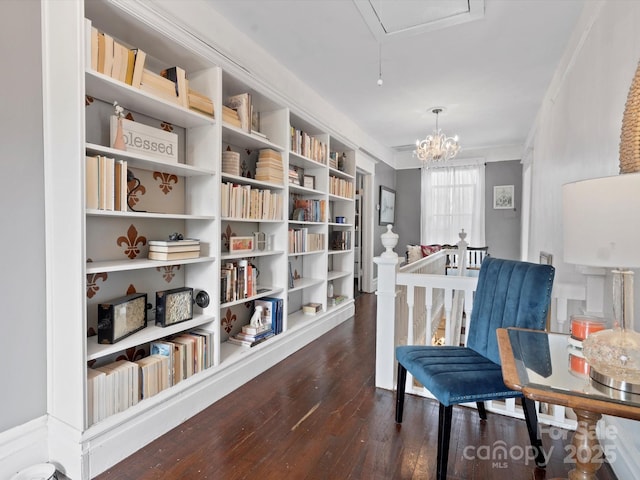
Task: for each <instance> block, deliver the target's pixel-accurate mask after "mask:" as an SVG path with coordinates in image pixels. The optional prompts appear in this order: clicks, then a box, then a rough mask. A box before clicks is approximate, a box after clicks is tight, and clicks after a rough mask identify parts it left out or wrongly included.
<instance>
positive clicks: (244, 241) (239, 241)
mask: <svg viewBox="0 0 640 480" xmlns="http://www.w3.org/2000/svg"><path fill="white" fill-rule="evenodd" d="M252 251H253V237H231V238H230V239H229V252H230V253H242V252H252Z"/></svg>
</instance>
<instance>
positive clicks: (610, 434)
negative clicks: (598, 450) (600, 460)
mask: <svg viewBox="0 0 640 480" xmlns="http://www.w3.org/2000/svg"><path fill="white" fill-rule="evenodd" d="M602 418H603V420H604V422H603V423H604V426H605V430H604V432H600V444H601V445H602V446H603V447H604V449H605V454H610V455H613V456H614V457H615V458H611V457H610V456H609V463H610V464H611V468H612V469H613V471H614V473H615V474H616V477H618V478H620V479H626V478H629V479H631V478H636V479H637V478H638V472H640V442H638V440H637V438H638V435H637V433H636V434H635V435H634V430H635V431H637V428H638V426H637V425H638V424H637V422H636V421H634V420H627V419H623V418H618V417H610V416H607V415H603V416H602Z"/></svg>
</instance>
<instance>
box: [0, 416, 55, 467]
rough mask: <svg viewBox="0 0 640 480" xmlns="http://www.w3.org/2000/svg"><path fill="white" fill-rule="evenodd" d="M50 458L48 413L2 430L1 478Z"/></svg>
mask: <svg viewBox="0 0 640 480" xmlns="http://www.w3.org/2000/svg"><path fill="white" fill-rule="evenodd" d="M48 458H49V452H48V449H47V416H46V415H44V416H42V417H39V418H36V419H34V420H31V421H30V422H27V423H24V424H22V425H19V426H17V427H15V428H11V429H9V430H6V431H4V432H0V478H11V477H12V476H13V475H15V474H16V473H17V472H19V471H20V470H22V469H24V468H26V467H29V466H31V465H35V464H38V463H44V462H46V461H47V460H48Z"/></svg>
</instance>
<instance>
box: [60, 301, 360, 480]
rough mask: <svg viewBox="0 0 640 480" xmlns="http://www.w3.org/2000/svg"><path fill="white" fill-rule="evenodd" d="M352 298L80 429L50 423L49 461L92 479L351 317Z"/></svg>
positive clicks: (76, 478)
mask: <svg viewBox="0 0 640 480" xmlns="http://www.w3.org/2000/svg"><path fill="white" fill-rule="evenodd" d="M354 313H355V306H354V302H353V301H351V302H349V303H346V304H345V305H344V306H341V307H339V308H335V309H332V311H331V312H330V313H329V314H328V315H326V316H325V317H324V318H318V321H314V322H313V323H311V324H309V325H308V326H305V328H301V329H297V330H295V329H294V330H292V331H289V332H284V333H283V334H281V335H282V337H281V338H279V339H278V341H277V342H273V343H272V344H271V345H269V344H268V343H265V344H264V345H263V346H262V348H259V349H258V348H256V350H255V351H254V350H252V351H249V350H248V351H247V355H246V356H243V358H242V359H241V360H240V361H236V362H234V363H231V364H230V365H221V366H218V367H211V368H210V369H207V370H205V371H204V372H201V373H199V374H197V375H195V376H194V377H191V378H189V379H187V380H184V381H183V382H182V384H180V385H182V386H179V387H176V388H173V389H169V390H167V391H164V392H161V393H160V394H158V395H156V396H154V397H152V398H150V399H148V400H145V401H144V402H141V403H140V404H138V405H135V406H133V407H131V408H129V409H127V410H126V411H125V412H121V413H119V414H116V415H113V416H112V417H109V418H107V419H105V420H104V421H102V422H100V423H99V424H97V425H95V426H94V427H92V428H90V429H89V430H88V431H86V432H84V433H81V432H76V431H71V430H70V429H69V427H68V426H67V425H65V424H62V423H61V422H58V421H56V419H53V418H52V419H50V422H49V447H50V450H49V451H50V454H51V457H50V458H51V459H52V460H51V461H52V462H53V463H55V464H56V466H57V468H58V469H59V470H60V471H61V472H62V473H64V474H65V475H66V476H67V477H69V478H71V479H73V480H88V479H90V478H93V477H95V476H96V475H98V474H100V473H102V472H104V471H105V470H107V469H108V468H109V467H111V466H113V465H115V464H116V463H118V462H119V461H121V460H123V459H124V458H126V457H127V456H129V455H131V454H132V453H133V452H135V451H137V450H139V449H140V448H142V447H144V446H145V445H147V444H148V443H150V442H151V441H153V440H155V439H156V438H158V437H160V436H161V435H163V434H165V433H167V432H168V431H170V430H171V429H172V428H174V427H176V426H178V425H180V424H181V423H183V422H184V421H185V420H187V419H189V418H190V417H192V416H194V415H195V414H197V413H198V412H200V411H202V410H204V409H205V408H207V407H208V406H210V405H212V404H213V403H215V402H216V401H218V400H220V399H222V398H223V397H225V396H226V395H227V394H229V393H231V392H232V391H233V390H235V389H237V388H238V387H240V386H242V385H244V384H245V383H246V382H248V381H249V380H251V379H252V378H254V377H256V376H258V375H260V374H261V373H262V372H264V371H265V370H267V369H268V368H270V367H272V366H274V365H275V364H277V363H278V362H280V361H281V360H283V359H284V358H286V357H288V356H289V355H291V354H292V353H294V352H296V351H297V350H299V349H300V348H302V347H304V346H305V345H307V344H308V343H310V342H311V341H313V340H315V339H317V338H319V337H320V336H322V335H323V334H325V333H327V332H328V331H329V330H331V329H332V328H334V327H336V326H337V325H339V324H340V323H342V322H344V321H345V320H347V319H348V318H350V317H352V316H353V315H354Z"/></svg>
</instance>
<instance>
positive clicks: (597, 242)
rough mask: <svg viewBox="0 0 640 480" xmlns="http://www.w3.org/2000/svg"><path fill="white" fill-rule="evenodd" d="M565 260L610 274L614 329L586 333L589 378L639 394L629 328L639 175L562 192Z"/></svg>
mask: <svg viewBox="0 0 640 480" xmlns="http://www.w3.org/2000/svg"><path fill="white" fill-rule="evenodd" d="M562 199H563V230H564V260H565V262H567V263H573V264H578V265H587V266H593V267H608V268H612V269H613V270H612V271H613V275H614V277H613V317H614V325H613V329H610V330H603V331H601V332H596V333H593V334H591V335H590V336H589V337H587V339H586V340H585V341H584V343H583V353H584V356H585V358H586V359H587V361H588V362H589V364H590V365H591V377H592V378H593V379H594V380H596V381H597V382H600V383H602V384H604V385H607V386H609V387H612V388H616V389H618V390H623V391H627V392H634V393H640V334H638V333H637V332H635V331H634V326H633V315H634V312H633V271H631V270H630V269H632V268H640V173H631V174H623V175H616V176H612V177H603V178H595V179H591V180H584V181H580V182H574V183H569V184H566V185H564V186H563V187H562Z"/></svg>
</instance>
